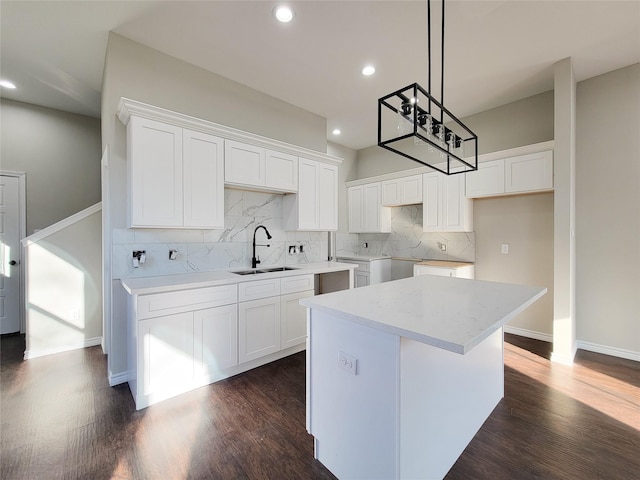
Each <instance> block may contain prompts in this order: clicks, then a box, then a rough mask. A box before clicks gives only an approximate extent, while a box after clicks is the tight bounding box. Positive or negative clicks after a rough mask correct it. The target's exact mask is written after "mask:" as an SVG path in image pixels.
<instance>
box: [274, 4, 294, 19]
mask: <svg viewBox="0 0 640 480" xmlns="http://www.w3.org/2000/svg"><path fill="white" fill-rule="evenodd" d="M273 15H274V16H275V17H276V19H277V20H278V21H279V22H282V23H288V22H290V21H291V20H293V10H292V9H291V8H290V7H287V6H286V5H279V6H277V7H276V8H275V9H274V10H273Z"/></svg>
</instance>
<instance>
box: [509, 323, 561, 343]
mask: <svg viewBox="0 0 640 480" xmlns="http://www.w3.org/2000/svg"><path fill="white" fill-rule="evenodd" d="M504 332H505V333H511V334H513V335H519V336H520V337H527V338H533V339H534V340H542V341H543V342H548V343H553V335H551V334H549V333H542V332H536V331H534V330H527V329H525V328H519V327H512V326H511V325H505V326H504Z"/></svg>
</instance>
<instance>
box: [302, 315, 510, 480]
mask: <svg viewBox="0 0 640 480" xmlns="http://www.w3.org/2000/svg"><path fill="white" fill-rule="evenodd" d="M308 322H309V341H308V346H307V366H308V367H307V430H308V431H309V433H311V434H312V435H313V436H314V437H315V454H316V458H317V459H318V460H319V461H320V462H321V463H322V464H324V465H325V466H326V467H327V468H328V469H329V470H330V471H331V472H332V473H333V474H334V475H335V476H336V477H338V478H366V479H384V480H391V479H407V480H409V479H411V480H413V479H438V478H444V476H445V475H446V473H447V472H448V471H449V469H450V468H451V467H452V466H453V464H454V463H455V461H456V460H457V458H458V457H459V456H460V454H461V453H462V451H463V450H464V449H465V448H466V446H467V445H468V443H469V442H470V441H471V439H472V438H473V437H474V435H475V434H476V433H477V431H478V430H479V429H480V427H481V426H482V424H483V423H484V421H485V420H486V419H487V417H488V416H489V414H490V413H491V411H492V410H493V409H494V408H495V406H496V405H497V404H498V402H499V401H500V399H501V398H502V397H503V395H504V374H503V372H504V370H503V357H502V329H498V330H496V331H494V332H493V333H491V334H490V335H489V336H488V337H487V338H486V339H484V340H483V341H482V342H481V343H479V344H478V345H477V346H476V347H474V348H473V349H472V350H470V351H469V352H467V353H466V354H464V355H461V354H459V353H455V352H451V351H448V350H445V349H442V348H439V347H436V346H433V345H429V344H426V343H422V342H419V341H416V340H413V339H410V338H407V337H402V336H399V335H395V334H392V333H388V332H385V331H383V330H379V329H377V328H372V327H371V326H368V325H363V324H361V323H359V322H357V321H351V320H349V319H346V318H343V317H341V316H340V315H339V314H334V313H331V312H326V311H324V310H322V309H318V308H311V310H310V312H309V316H308ZM342 359H344V362H343V361H342ZM345 364H346V365H345ZM349 364H351V366H353V370H352V369H351V368H348V367H349Z"/></svg>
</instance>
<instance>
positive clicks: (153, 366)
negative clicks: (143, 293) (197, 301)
mask: <svg viewBox="0 0 640 480" xmlns="http://www.w3.org/2000/svg"><path fill="white" fill-rule="evenodd" d="M138 341H139V342H141V343H142V348H140V349H139V351H138V355H141V356H142V357H143V358H142V359H141V361H139V362H138V365H141V366H142V370H143V372H141V373H142V377H143V381H142V384H143V394H144V395H147V396H151V397H152V398H151V400H152V402H153V397H157V398H166V397H168V396H172V394H176V393H181V392H183V391H185V390H187V389H189V387H190V385H191V384H192V382H193V312H186V313H179V314H176V315H167V316H166V317H157V318H150V319H148V320H141V321H140V322H138Z"/></svg>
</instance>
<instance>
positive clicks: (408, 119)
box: [378, 0, 478, 175]
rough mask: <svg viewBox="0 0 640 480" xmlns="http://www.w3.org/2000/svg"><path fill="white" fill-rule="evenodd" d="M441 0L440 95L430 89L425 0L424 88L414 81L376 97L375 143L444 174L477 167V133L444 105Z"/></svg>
mask: <svg viewBox="0 0 640 480" xmlns="http://www.w3.org/2000/svg"><path fill="white" fill-rule="evenodd" d="M444 11H445V6H444V0H442V37H441V43H440V45H441V57H440V62H441V64H440V75H441V76H440V99H439V100H438V99H437V98H436V97H435V95H433V94H432V90H431V0H427V59H428V69H429V70H428V79H427V80H428V84H427V90H425V89H424V88H422V87H421V86H420V85H418V84H417V83H413V84H411V85H408V86H406V87H404V88H401V89H400V90H396V91H395V92H393V93H390V94H388V95H385V96H384V97H382V98H380V99H378V145H379V146H380V147H382V148H386V149H387V150H390V151H392V152H394V153H397V154H398V155H402V156H403V157H406V158H408V159H410V160H413V161H415V162H418V163H421V164H423V165H426V166H428V167H431V168H433V169H434V170H437V171H439V172H442V173H444V174H446V175H453V174H458V173H465V172H470V171H473V170H477V169H478V137H477V136H476V134H474V133H473V132H472V131H471V130H470V129H469V128H468V127H467V126H466V125H465V124H464V123H462V122H461V121H460V120H458V119H457V118H456V116H455V115H454V114H453V113H451V112H450V111H449V110H448V109H447V108H446V107H445V106H444Z"/></svg>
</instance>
